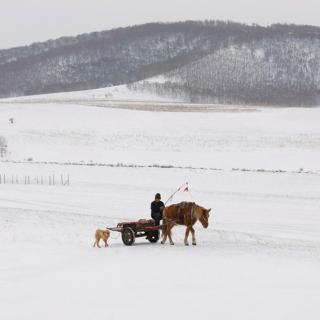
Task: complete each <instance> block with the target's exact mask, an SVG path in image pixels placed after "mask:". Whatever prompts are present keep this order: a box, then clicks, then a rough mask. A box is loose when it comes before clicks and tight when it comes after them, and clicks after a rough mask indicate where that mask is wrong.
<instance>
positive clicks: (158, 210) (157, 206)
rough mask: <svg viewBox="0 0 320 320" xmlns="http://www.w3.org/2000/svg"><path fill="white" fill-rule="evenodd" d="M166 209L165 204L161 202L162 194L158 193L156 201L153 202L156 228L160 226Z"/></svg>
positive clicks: (152, 213)
mask: <svg viewBox="0 0 320 320" xmlns="http://www.w3.org/2000/svg"><path fill="white" fill-rule="evenodd" d="M163 209H164V203H163V202H162V201H161V195H160V193H157V194H156V195H155V197H154V201H152V202H151V218H152V219H153V220H154V221H155V222H156V226H159V225H160V221H161V220H162V218H163V217H162V212H163Z"/></svg>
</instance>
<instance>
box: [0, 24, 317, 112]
mask: <svg viewBox="0 0 320 320" xmlns="http://www.w3.org/2000/svg"><path fill="white" fill-rule="evenodd" d="M319 56H320V28H318V27H312V26H295V25H280V24H277V25H271V26H268V27H262V26H257V25H252V26H248V25H245V24H240V23H233V22H221V21H204V22H199V21H187V22H180V23H167V24H163V23H150V24H146V25H140V26H133V27H128V28H120V29H115V30H109V31H102V32H95V33H91V34H84V35H80V36H78V37H70V38H61V39H57V40H50V41H47V42H44V43H36V44H33V45H31V46H28V47H21V48H13V49H9V50H0V98H6V97H16V96H25V95H36V94H45V93H55V92H61V91H75V90H85V89H95V88H104V87H109V86H119V85H126V84H127V85H129V87H130V88H129V89H130V91H131V92H132V91H135V92H136V93H135V95H137V96H139V95H140V96H141V91H142V92H144V94H145V95H148V96H150V95H151V96H155V95H156V96H158V97H160V100H163V99H165V100H168V98H169V99H171V100H173V101H176V100H178V101H184V102H198V103H222V104H242V105H246V104H251V105H252V104H263V105H276V106H316V105H319V104H320V96H319V90H320V78H319V75H320V64H319ZM157 76H161V77H162V79H166V80H165V81H161V82H151V83H150V81H149V79H150V78H154V77H157ZM142 80H146V82H145V83H143V84H141V83H140V82H139V81H142Z"/></svg>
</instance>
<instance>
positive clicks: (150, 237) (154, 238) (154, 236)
mask: <svg viewBox="0 0 320 320" xmlns="http://www.w3.org/2000/svg"><path fill="white" fill-rule="evenodd" d="M159 238H160V232H159V230H155V231H151V232H149V234H148V236H147V239H148V240H149V241H150V242H151V243H156V242H158V240H159Z"/></svg>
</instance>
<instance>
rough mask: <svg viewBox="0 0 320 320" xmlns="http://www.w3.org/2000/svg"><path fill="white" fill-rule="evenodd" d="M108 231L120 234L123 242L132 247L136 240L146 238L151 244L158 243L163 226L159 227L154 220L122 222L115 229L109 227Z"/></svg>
mask: <svg viewBox="0 0 320 320" xmlns="http://www.w3.org/2000/svg"><path fill="white" fill-rule="evenodd" d="M107 229H109V230H111V231H116V232H120V233H121V236H122V242H123V243H124V244H125V245H126V246H132V245H133V244H134V242H135V240H136V238H141V237H145V238H146V239H147V240H148V241H149V242H151V243H156V242H158V240H159V238H160V229H161V226H157V225H156V224H155V221H154V220H152V219H150V220H146V219H140V220H138V221H135V222H120V223H118V224H117V226H116V227H115V228H109V227H107Z"/></svg>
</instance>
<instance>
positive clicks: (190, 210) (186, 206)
mask: <svg viewBox="0 0 320 320" xmlns="http://www.w3.org/2000/svg"><path fill="white" fill-rule="evenodd" d="M175 207H176V209H177V214H176V215H177V219H176V221H178V222H180V223H182V224H185V225H187V224H188V223H187V221H184V220H185V215H184V214H183V216H182V217H181V211H183V210H187V214H186V217H187V218H188V220H189V221H190V224H192V222H193V219H194V209H195V203H194V202H180V203H178V204H175ZM181 218H182V219H181Z"/></svg>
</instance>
